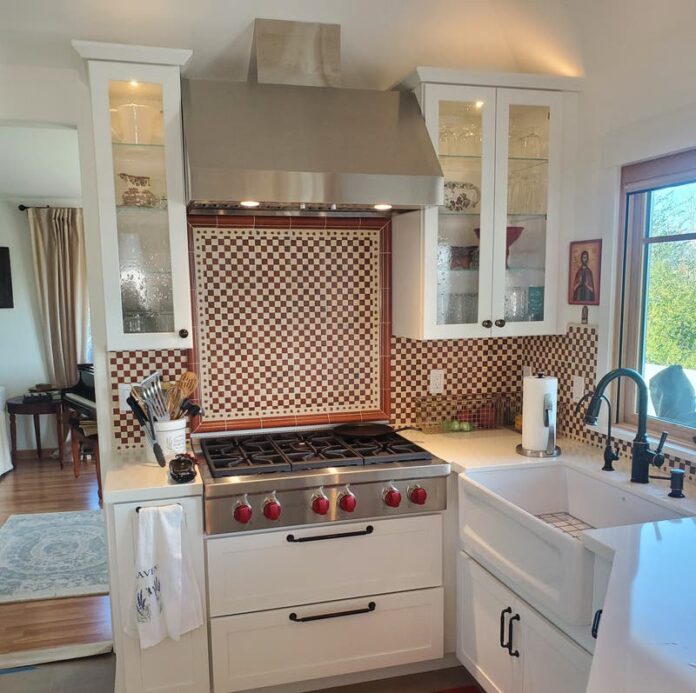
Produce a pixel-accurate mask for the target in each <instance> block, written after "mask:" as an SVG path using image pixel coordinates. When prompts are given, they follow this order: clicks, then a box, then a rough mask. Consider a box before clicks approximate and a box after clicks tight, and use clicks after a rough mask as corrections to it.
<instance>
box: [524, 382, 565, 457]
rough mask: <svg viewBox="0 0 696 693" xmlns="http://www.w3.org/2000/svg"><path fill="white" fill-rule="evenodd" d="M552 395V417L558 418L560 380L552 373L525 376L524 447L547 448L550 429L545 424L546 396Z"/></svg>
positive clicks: (527, 448) (526, 448)
mask: <svg viewBox="0 0 696 693" xmlns="http://www.w3.org/2000/svg"><path fill="white" fill-rule="evenodd" d="M546 395H551V406H552V407H553V411H552V412H551V416H552V419H553V420H555V419H556V412H557V409H556V406H557V398H558V380H557V379H556V378H554V377H553V376H550V375H544V376H538V375H528V376H525V378H524V381H523V384H522V447H523V448H524V449H525V450H546V447H547V445H548V442H549V429H548V426H545V425H544V397H545V396H546Z"/></svg>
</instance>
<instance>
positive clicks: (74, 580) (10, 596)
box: [0, 510, 109, 603]
mask: <svg viewBox="0 0 696 693" xmlns="http://www.w3.org/2000/svg"><path fill="white" fill-rule="evenodd" d="M108 591H109V578H108V569H107V563H106V532H105V528H104V516H103V514H102V511H101V510H80V511H76V512H65V513H37V514H27V515H10V517H9V518H8V519H7V522H5V524H4V525H3V526H2V527H0V603H5V602H24V601H30V600H35V599H53V598H55V597H77V596H81V595H86V594H106V593H108Z"/></svg>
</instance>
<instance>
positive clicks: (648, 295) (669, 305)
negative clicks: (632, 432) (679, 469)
mask: <svg viewBox="0 0 696 693" xmlns="http://www.w3.org/2000/svg"><path fill="white" fill-rule="evenodd" d="M646 217H647V219H646V224H645V225H644V227H643V228H644V235H643V238H642V245H643V252H642V263H643V267H642V272H643V301H642V304H643V305H642V317H643V319H642V329H641V334H640V352H639V366H640V370H641V371H642V374H643V376H644V377H645V380H646V382H647V383H648V386H649V390H650V403H649V414H650V415H651V416H654V417H656V418H658V419H661V420H663V421H666V422H669V423H672V424H676V425H680V426H687V427H689V428H696V237H695V238H691V237H690V236H692V235H693V236H696V234H694V231H696V224H695V221H696V183H690V184H686V185H678V186H671V187H666V188H662V189H660V190H653V191H651V192H649V193H648V200H647V209H646Z"/></svg>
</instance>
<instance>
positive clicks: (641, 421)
mask: <svg viewBox="0 0 696 693" xmlns="http://www.w3.org/2000/svg"><path fill="white" fill-rule="evenodd" d="M621 376H626V377H627V378H630V379H631V380H633V382H635V384H636V387H637V388H638V429H637V430H636V437H635V438H634V439H633V446H632V453H631V481H633V482H635V483H637V484H647V483H649V482H650V465H651V464H653V465H655V466H656V467H661V466H662V465H663V464H664V462H665V456H664V455H663V454H662V447H663V446H664V444H665V440H667V434H666V433H663V434H662V436H661V438H660V442H659V443H658V445H657V449H656V450H651V449H650V444H649V443H648V436H647V421H648V386H647V385H646V384H645V380H643V376H642V375H641V374H640V373H638V371H634V370H633V369H632V368H616V369H614V370H613V371H609V372H608V373H607V374H606V375H605V376H604V377H603V378H602V379H601V380H600V381H599V383H597V387H596V389H595V391H594V393H592V399H590V403H589V404H588V405H587V411H586V412H585V423H586V424H589V425H590V426H594V425H595V424H596V423H597V418H598V417H599V408H600V407H601V405H602V399H603V398H604V390H606V388H607V386H608V385H609V383H610V382H612V380H616V378H620V377H621ZM604 399H606V398H604ZM610 418H611V414H610ZM605 461H606V458H605Z"/></svg>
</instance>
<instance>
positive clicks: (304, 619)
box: [289, 602, 377, 623]
mask: <svg viewBox="0 0 696 693" xmlns="http://www.w3.org/2000/svg"><path fill="white" fill-rule="evenodd" d="M376 608H377V604H375V603H374V602H370V603H369V604H368V605H367V607H366V608H364V609H351V610H350V611H334V612H333V613H330V614H317V615H316V616H303V617H302V618H300V617H299V616H298V615H297V614H296V613H295V612H294V611H293V612H292V613H291V614H290V616H289V618H290V620H291V621H294V622H295V623H308V622H309V621H323V620H324V619H325V618H340V617H341V616H356V615H357V614H369V613H370V612H371V611H374V610H375V609H376Z"/></svg>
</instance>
